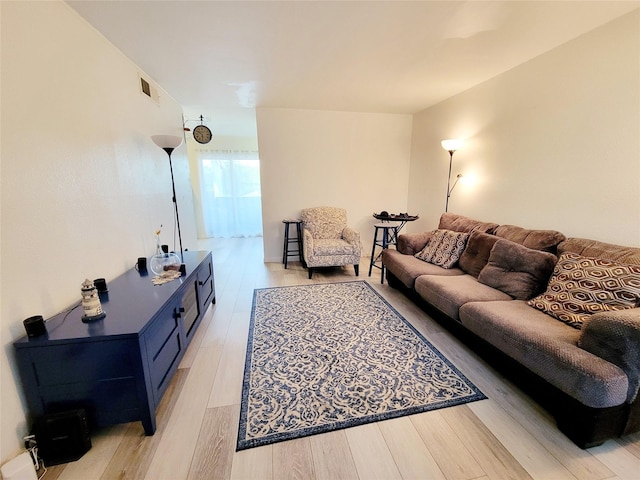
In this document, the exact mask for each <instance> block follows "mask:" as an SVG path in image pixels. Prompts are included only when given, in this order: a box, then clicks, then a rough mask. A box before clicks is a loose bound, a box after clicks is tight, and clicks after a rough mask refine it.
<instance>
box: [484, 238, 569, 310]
mask: <svg viewBox="0 0 640 480" xmlns="http://www.w3.org/2000/svg"><path fill="white" fill-rule="evenodd" d="M557 260H558V259H557V257H556V256H555V255H553V254H551V253H548V252H541V251H540V250H532V249H530V248H527V247H524V246H522V245H520V244H518V243H514V242H510V241H509V240H504V239H502V238H501V239H499V240H498V241H497V242H496V243H495V245H494V246H493V249H492V250H491V255H490V256H489V262H488V263H487V265H486V266H485V267H484V268H483V269H482V271H481V272H480V274H479V275H478V281H479V282H480V283H484V284H485V285H489V286H490V287H493V288H497V289H498V290H500V291H502V292H504V293H506V294H508V295H510V296H512V297H513V298H515V299H518V300H529V299H530V298H531V297H533V296H535V295H537V294H539V293H540V292H543V291H544V289H545V287H546V285H547V281H548V280H549V277H550V276H551V274H552V273H553V267H555V265H556V261H557Z"/></svg>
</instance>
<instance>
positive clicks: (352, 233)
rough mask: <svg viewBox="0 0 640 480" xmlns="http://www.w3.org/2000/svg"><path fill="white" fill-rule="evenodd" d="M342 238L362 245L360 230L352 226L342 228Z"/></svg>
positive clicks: (352, 243) (353, 243)
mask: <svg viewBox="0 0 640 480" xmlns="http://www.w3.org/2000/svg"><path fill="white" fill-rule="evenodd" d="M342 238H343V239H345V240H346V241H347V242H349V243H350V244H351V245H360V232H358V231H357V230H354V229H353V228H351V227H344V229H343V230H342Z"/></svg>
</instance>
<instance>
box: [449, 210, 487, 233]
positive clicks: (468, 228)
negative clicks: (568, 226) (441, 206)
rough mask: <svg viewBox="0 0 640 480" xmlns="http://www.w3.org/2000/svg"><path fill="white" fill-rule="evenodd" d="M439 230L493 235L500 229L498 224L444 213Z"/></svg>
mask: <svg viewBox="0 0 640 480" xmlns="http://www.w3.org/2000/svg"><path fill="white" fill-rule="evenodd" d="M438 228H440V229H445V230H453V231H454V232H465V233H470V232H484V233H493V232H494V230H495V229H496V228H498V224H497V223H489V222H480V221H478V220H474V219H473V218H469V217H465V216H464V215H458V214H457V213H443V214H442V216H441V217H440V224H439V225H438Z"/></svg>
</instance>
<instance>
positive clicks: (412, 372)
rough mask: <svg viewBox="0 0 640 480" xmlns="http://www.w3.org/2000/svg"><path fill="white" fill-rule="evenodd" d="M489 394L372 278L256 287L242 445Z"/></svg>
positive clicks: (352, 423)
mask: <svg viewBox="0 0 640 480" xmlns="http://www.w3.org/2000/svg"><path fill="white" fill-rule="evenodd" d="M484 398H486V397H485V396H484V395H483V394H482V392H480V390H478V388H477V387H476V386H475V385H473V384H472V383H471V382H470V381H469V380H468V379H467V378H466V377H465V376H464V375H463V374H462V373H461V372H460V371H458V369H457V368H456V367H454V366H453V365H452V364H451V362H449V361H448V360H447V359H446V358H445V357H444V356H443V355H442V354H441V353H440V352H439V351H438V350H436V348H435V347H434V346H433V345H431V344H430V343H429V342H428V341H427V340H426V339H425V338H424V337H423V336H422V335H421V334H420V333H419V332H418V331H417V330H416V329H414V328H413V327H412V326H411V325H410V324H409V323H408V322H407V321H406V320H405V319H404V318H403V317H402V316H401V315H400V314H399V313H398V312H397V311H395V310H394V309H393V307H391V305H389V304H388V303H387V302H386V301H385V300H384V299H383V298H382V297H381V296H380V295H379V294H378V293H377V292H376V291H375V290H374V289H373V288H372V287H371V286H370V285H369V284H368V283H366V282H363V281H357V282H347V283H330V284H314V285H303V286H293V287H279V288H264V289H257V290H255V291H254V297H253V309H252V313H251V325H250V330H249V340H248V344H247V357H246V363H245V371H244V384H243V388H242V405H241V411H240V428H239V431H238V444H237V449H238V450H244V449H247V448H252V447H257V446H260V445H267V444H269V443H275V442H280V441H283V440H290V439H293V438H298V437H303V436H308V435H313V434H316V433H323V432H328V431H331V430H338V429H341V428H347V427H352V426H355V425H362V424H365V423H369V422H376V421H379V420H385V419H388V418H396V417H401V416H403V415H411V414H413V413H419V412H425V411H427V410H434V409H437V408H443V407H449V406H453V405H459V404H462V403H466V402H471V401H475V400H481V399H484Z"/></svg>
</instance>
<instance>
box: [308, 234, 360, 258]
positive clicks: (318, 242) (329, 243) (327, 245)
mask: <svg viewBox="0 0 640 480" xmlns="http://www.w3.org/2000/svg"><path fill="white" fill-rule="evenodd" d="M359 252H360V249H359V248H358V246H357V245H353V244H351V243H348V242H347V241H346V240H342V239H341V238H316V239H315V240H314V241H313V254H314V255H353V254H359Z"/></svg>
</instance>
